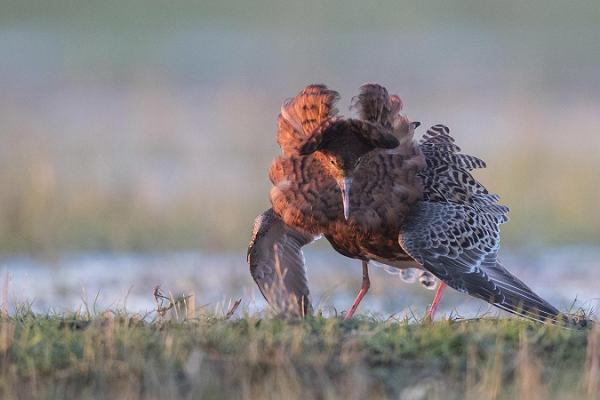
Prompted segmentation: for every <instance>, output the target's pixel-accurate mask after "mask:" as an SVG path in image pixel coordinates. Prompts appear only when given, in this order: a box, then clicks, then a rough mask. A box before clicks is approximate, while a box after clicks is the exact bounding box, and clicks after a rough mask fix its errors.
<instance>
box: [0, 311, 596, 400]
mask: <svg viewBox="0 0 600 400" xmlns="http://www.w3.org/2000/svg"><path fill="white" fill-rule="evenodd" d="M599 332H600V331H599V330H598V329H596V328H591V329H586V330H577V331H576V330H566V329H563V328H560V327H555V326H544V325H540V324H535V323H530V322H526V321H522V320H518V319H500V320H498V319H486V318H481V319H474V320H454V321H449V320H444V321H439V322H435V323H430V322H422V321H414V320H401V321H398V320H394V319H389V320H381V319H374V318H366V317H359V318H358V319H355V320H352V321H343V320H342V319H341V318H323V317H315V318H311V319H307V320H283V319H277V318H272V317H259V316H251V315H245V316H240V317H237V318H236V317H233V318H227V316H225V315H224V313H221V314H220V315H215V314H202V315H201V316H199V317H196V318H193V319H188V320H184V319H183V318H181V316H180V318H179V320H178V318H171V319H166V318H162V317H157V318H155V319H153V320H149V319H148V318H147V317H146V318H143V316H138V315H127V314H125V313H114V312H104V313H99V314H96V315H93V314H92V313H87V314H73V315H36V314H33V313H31V312H30V311H28V310H27V309H26V308H24V309H22V310H20V311H17V312H16V313H15V314H14V315H11V316H6V315H5V316H4V317H3V318H2V319H1V322H0V368H1V370H2V378H0V379H1V380H0V390H1V393H0V394H1V397H2V398H4V399H11V398H32V397H35V398H57V399H58V398H107V399H112V398H123V399H137V398H148V399H166V398H178V399H185V398H203V399H210V398H215V399H218V398H228V399H230V398H231V399H235V398H257V399H258V398H260V399H262V398H286V399H294V398H298V399H300V398H302V399H312V398H318V399H329V398H345V399H364V398H375V399H377V398H400V399H430V398H433V399H435V398H443V399H462V398H472V399H488V398H489V399H496V398H498V399H504V398H505V399H512V398H528V399H529V398H532V399H535V398H540V399H547V398H561V399H562V398H567V399H568V398H573V399H575V398H577V399H579V398H582V397H583V398H586V397H587V398H597V397H598V396H599V395H600V392H599V391H598V375H599V374H600V372H599V368H598V364H599V362H600V360H599V354H600V349H599V347H600V334H599Z"/></svg>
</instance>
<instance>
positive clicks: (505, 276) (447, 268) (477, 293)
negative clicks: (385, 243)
mask: <svg viewBox="0 0 600 400" xmlns="http://www.w3.org/2000/svg"><path fill="white" fill-rule="evenodd" d="M500 222H501V221H500V219H499V218H498V217H495V216H493V215H491V214H485V213H481V212H480V211H479V210H477V209H476V208H475V207H472V206H468V205H461V204H452V203H436V202H429V201H423V202H421V203H419V205H418V206H417V207H415V209H414V212H413V213H411V215H410V217H409V218H408V219H407V221H406V224H405V226H404V227H403V230H402V232H401V234H400V236H399V242H400V245H401V246H402V248H403V249H404V250H405V251H406V252H407V253H408V254H409V255H411V256H412V257H413V258H415V259H416V260H417V261H418V262H419V263H421V264H422V265H423V267H425V269H427V270H428V271H430V272H431V273H433V274H434V275H435V276H437V277H438V278H439V279H441V280H442V281H444V282H445V283H447V284H448V285H449V286H451V287H453V288H454V289H456V290H458V291H460V292H463V293H467V294H470V295H471V296H474V297H478V298H480V299H482V300H485V301H487V302H489V303H491V304H493V305H495V306H497V307H499V308H501V309H503V310H506V311H509V312H511V313H514V314H517V315H520V316H523V317H526V318H529V319H532V320H536V321H541V322H543V321H548V320H550V321H557V320H558V315H559V311H558V310H557V309H556V308H554V307H553V306H552V305H550V304H549V303H547V302H546V301H545V300H543V299H542V298H540V297H539V296H538V295H536V294H535V293H534V292H533V291H532V290H531V289H530V288H529V287H527V286H526V285H525V284H524V283H523V282H521V281H520V280H519V279H517V278H516V277H515V276H513V275H512V274H511V273H510V272H509V271H508V270H506V269H505V268H504V267H503V266H502V265H501V264H500V263H499V262H498V260H497V253H498V249H499V247H500V233H499V228H498V225H499V223H500Z"/></svg>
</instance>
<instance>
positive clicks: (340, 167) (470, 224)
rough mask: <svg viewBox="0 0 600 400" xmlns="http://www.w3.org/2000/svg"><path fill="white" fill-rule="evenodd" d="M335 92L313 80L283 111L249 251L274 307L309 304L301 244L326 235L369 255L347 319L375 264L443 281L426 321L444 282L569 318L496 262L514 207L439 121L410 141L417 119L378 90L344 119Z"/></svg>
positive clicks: (352, 253) (520, 311)
mask: <svg viewBox="0 0 600 400" xmlns="http://www.w3.org/2000/svg"><path fill="white" fill-rule="evenodd" d="M338 98H339V95H338V93H337V92H335V91H333V90H330V89H328V88H327V87H326V86H325V85H310V86H307V87H306V88H305V89H304V90H302V91H301V92H300V93H299V94H298V95H297V96H296V97H294V98H292V99H291V100H289V101H287V102H285V103H284V105H283V106H282V108H281V113H280V115H279V119H278V132H277V141H278V143H279V145H280V147H281V149H282V155H281V156H279V157H277V158H276V159H275V160H274V161H273V164H272V166H271V170H270V173H269V177H270V179H271V182H272V183H273V188H272V189H271V193H270V199H271V204H272V208H271V209H269V210H267V211H266V212H265V213H263V214H261V215H259V216H258V217H257V219H256V221H255V227H254V232H253V236H252V241H251V242H250V246H249V248H248V262H249V264H250V272H251V274H252V277H253V278H254V280H255V281H256V283H257V284H258V286H259V288H260V290H261V292H262V294H263V295H264V296H265V298H266V300H267V301H268V302H269V303H270V304H271V305H273V306H274V307H275V308H277V309H279V310H281V311H285V312H288V313H296V314H300V315H305V314H307V313H310V312H311V310H312V308H311V303H310V296H309V289H308V283H307V279H306V272H305V263H304V256H303V254H302V247H303V246H305V245H306V244H308V243H310V242H312V241H314V240H316V239H317V238H319V237H321V236H324V237H325V238H326V239H327V240H328V241H329V242H330V243H331V245H332V247H333V248H334V249H335V250H336V251H338V252H339V253H341V254H343V255H345V256H347V257H350V258H353V259H358V260H361V261H362V263H363V285H362V287H361V290H360V292H359V294H358V296H357V298H356V300H355V301H354V304H353V305H352V307H351V308H350V310H349V311H348V312H347V314H346V317H347V318H351V317H352V315H353V314H354V312H355V310H356V309H357V307H358V305H359V303H360V301H361V300H362V298H363V296H364V295H365V294H366V293H367V291H368V289H369V286H370V282H369V277H368V263H369V262H370V261H377V262H378V263H381V264H385V265H387V266H390V267H393V268H398V269H400V270H407V269H415V268H416V269H419V270H421V271H422V272H421V274H422V282H427V283H428V284H429V286H432V282H434V280H433V278H432V275H433V276H435V277H436V278H438V279H439V280H440V281H441V282H442V283H440V285H439V286H438V292H437V293H436V296H435V299H434V301H433V303H432V306H431V307H430V309H429V313H428V315H429V316H430V317H433V315H434V312H435V309H436V307H437V304H438V303H439V300H440V298H441V294H442V290H443V289H444V287H445V285H448V286H450V287H452V288H454V289H456V290H458V291H460V292H463V293H467V294H469V295H471V296H474V297H477V298H480V299H482V300H484V301H487V302H489V303H491V304H493V305H494V306H496V307H498V308H501V309H503V310H506V311H508V312H511V313H514V314H517V315H520V316H523V317H526V318H529V319H533V320H536V321H542V322H543V321H551V322H561V323H563V322H566V323H571V319H570V318H569V317H566V316H563V315H561V314H560V313H559V311H558V310H557V309H556V308H555V307H553V306H552V305H550V304H549V303H548V302H546V301H545V300H543V299H542V298H540V297H539V296H538V295H536V294H535V293H534V292H533V291H532V290H531V289H530V288H529V287H527V286H526V285H525V284H524V283H523V282H521V281H520V280H519V279H518V278H516V277H515V276H513V275H512V274H511V273H510V272H509V271H508V270H506V269H505V268H504V267H503V266H502V265H501V264H500V262H499V261H498V257H497V256H498V250H499V247H500V232H499V225H500V224H502V223H504V222H506V221H507V213H508V208H507V207H505V206H503V205H500V204H498V199H499V198H498V196H497V195H494V194H490V193H489V192H488V191H487V189H486V188H485V187H484V186H483V185H482V184H481V183H479V182H478V181H477V180H476V179H475V178H474V177H473V176H472V175H471V171H472V170H473V169H476V168H484V167H485V163H484V162H483V161H482V160H480V159H479V158H477V157H474V156H470V155H466V154H462V153H460V148H459V147H458V146H456V145H455V144H454V139H453V138H452V137H451V136H450V134H449V129H448V128H447V127H445V126H443V125H435V126H433V127H431V128H430V129H429V130H428V131H427V133H426V134H425V135H424V136H423V138H422V139H421V140H420V141H416V140H414V137H413V136H414V130H415V128H417V127H418V126H419V123H416V122H410V121H409V120H408V118H407V117H406V116H404V115H403V114H402V113H401V110H402V102H401V100H400V98H399V97H398V96H390V95H389V94H388V92H387V90H386V89H385V88H384V87H383V86H380V85H377V84H366V85H363V86H362V87H361V88H360V93H359V95H358V96H356V97H355V99H354V103H353V108H355V109H356V110H357V112H358V118H344V117H340V116H338V112H337V110H336V108H335V103H336V101H337V100H338Z"/></svg>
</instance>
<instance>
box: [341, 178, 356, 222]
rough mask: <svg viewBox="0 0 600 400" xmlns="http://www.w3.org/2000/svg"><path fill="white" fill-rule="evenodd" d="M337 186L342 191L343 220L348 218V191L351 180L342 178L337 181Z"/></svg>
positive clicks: (350, 186)
mask: <svg viewBox="0 0 600 400" xmlns="http://www.w3.org/2000/svg"><path fill="white" fill-rule="evenodd" d="M337 183H338V186H339V187H340V190H341V191H342V205H343V206H344V218H345V219H348V217H349V216H350V189H351V188H352V178H348V177H345V178H342V179H340V180H338V182H337Z"/></svg>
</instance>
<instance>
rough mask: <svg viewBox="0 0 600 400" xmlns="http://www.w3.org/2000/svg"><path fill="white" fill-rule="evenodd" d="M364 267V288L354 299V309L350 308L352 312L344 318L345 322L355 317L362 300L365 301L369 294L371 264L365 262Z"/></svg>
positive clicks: (361, 288)
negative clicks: (364, 298) (366, 295)
mask: <svg viewBox="0 0 600 400" xmlns="http://www.w3.org/2000/svg"><path fill="white" fill-rule="evenodd" d="M362 267H363V279H362V286H361V287H360V291H359V292H358V295H357V296H356V299H354V303H352V307H350V310H348V313H346V316H345V317H344V319H345V320H348V319H351V318H352V316H353V315H354V312H355V311H356V309H357V308H358V305H359V304H360V302H361V300H362V299H363V297H365V294H367V292H368V291H369V288H370V287H371V281H370V280H369V262H368V261H363V262H362Z"/></svg>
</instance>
